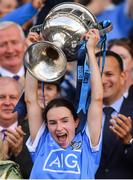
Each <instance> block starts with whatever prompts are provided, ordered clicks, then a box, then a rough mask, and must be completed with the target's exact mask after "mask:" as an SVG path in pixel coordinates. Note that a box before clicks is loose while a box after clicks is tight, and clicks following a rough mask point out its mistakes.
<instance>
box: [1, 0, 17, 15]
mask: <svg viewBox="0 0 133 180" xmlns="http://www.w3.org/2000/svg"><path fill="white" fill-rule="evenodd" d="M17 5H18V2H17V0H0V17H2V16H5V15H6V14H8V13H9V12H11V11H13V10H14V9H16V7H17Z"/></svg>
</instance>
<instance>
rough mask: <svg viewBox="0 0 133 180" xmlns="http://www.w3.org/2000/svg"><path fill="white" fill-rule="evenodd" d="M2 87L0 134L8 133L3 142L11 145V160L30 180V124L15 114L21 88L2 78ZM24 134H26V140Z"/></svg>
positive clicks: (0, 80)
mask: <svg viewBox="0 0 133 180" xmlns="http://www.w3.org/2000/svg"><path fill="white" fill-rule="evenodd" d="M0 87H1V88H0V132H1V134H2V133H3V132H4V131H6V132H5V135H6V136H5V138H3V140H4V141H7V142H8V144H9V159H10V160H13V161H15V162H17V163H18V164H19V165H20V170H21V173H22V176H23V178H25V179H28V178H29V175H30V171H31V168H32V160H31V158H30V155H29V152H28V150H27V147H26V145H25V142H26V140H27V138H28V122H27V121H26V120H20V119H19V120H18V116H17V113H16V112H15V113H13V110H14V107H15V106H16V104H17V102H18V99H19V96H20V92H21V91H20V86H19V83H18V81H16V80H15V79H13V78H9V77H0ZM22 129H23V131H22ZM23 132H24V133H23ZM23 134H26V135H25V136H24V138H23ZM3 136H4V134H3ZM9 138H10V139H9ZM21 150H22V151H21Z"/></svg>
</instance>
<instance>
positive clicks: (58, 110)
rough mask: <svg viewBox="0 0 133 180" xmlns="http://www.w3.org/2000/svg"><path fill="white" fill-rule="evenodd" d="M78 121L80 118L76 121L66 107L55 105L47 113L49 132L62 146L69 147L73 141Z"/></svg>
mask: <svg viewBox="0 0 133 180" xmlns="http://www.w3.org/2000/svg"><path fill="white" fill-rule="evenodd" d="M78 123H79V120H78V119H77V120H76V121H75V120H74V118H73V115H72V114H71V112H70V110H69V109H68V108H66V107H53V108H51V109H50V110H49V111H48V113H47V125H48V129H49V132H50V133H51V135H52V137H53V138H54V140H55V141H56V142H57V143H58V144H59V145H60V146H61V147H62V148H67V147H68V146H69V145H70V143H71V142H72V140H73V138H74V137H75V129H76V128H77V126H78Z"/></svg>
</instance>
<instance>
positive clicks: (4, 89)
mask: <svg viewBox="0 0 133 180" xmlns="http://www.w3.org/2000/svg"><path fill="white" fill-rule="evenodd" d="M0 87H1V88H0V123H1V125H3V124H6V123H9V124H10V122H11V123H12V122H13V121H14V113H12V112H13V110H14V107H15V106H16V104H17V102H18V99H19V90H18V86H17V85H16V84H15V83H13V82H12V81H8V80H4V79H3V80H1V79H0Z"/></svg>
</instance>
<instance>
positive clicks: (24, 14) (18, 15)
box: [0, 3, 37, 25]
mask: <svg viewBox="0 0 133 180" xmlns="http://www.w3.org/2000/svg"><path fill="white" fill-rule="evenodd" d="M36 13H37V9H36V8H34V7H33V6H32V3H26V4H25V5H22V6H20V7H19V8H17V9H15V10H14V11H12V12H10V13H9V14H7V15H5V16H3V17H1V18H0V22H3V21H13V22H15V23H18V24H19V25H23V24H25V23H26V22H27V21H28V20H30V19H31V18H32V17H33V16H34V15H35V14H36Z"/></svg>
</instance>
